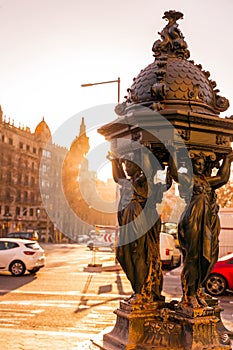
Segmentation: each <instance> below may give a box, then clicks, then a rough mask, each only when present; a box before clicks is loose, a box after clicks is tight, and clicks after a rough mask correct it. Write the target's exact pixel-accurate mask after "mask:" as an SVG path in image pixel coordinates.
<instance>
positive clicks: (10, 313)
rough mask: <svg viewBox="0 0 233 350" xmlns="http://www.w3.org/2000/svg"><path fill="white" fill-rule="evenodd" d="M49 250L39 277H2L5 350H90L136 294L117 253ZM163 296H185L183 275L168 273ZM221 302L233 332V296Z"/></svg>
mask: <svg viewBox="0 0 233 350" xmlns="http://www.w3.org/2000/svg"><path fill="white" fill-rule="evenodd" d="M44 247H45V251H46V256H47V261H46V266H45V267H44V268H43V269H41V270H40V271H39V272H38V273H37V275H35V276H33V275H29V274H26V275H24V276H22V277H13V276H11V275H10V274H6V273H5V274H1V275H0V349H4V350H6V349H10V350H18V349H20V350H34V349H38V348H39V347H41V349H43V350H46V349H50V350H51V349H52V350H53V349H61V350H64V349H68V350H71V349H80V350H81V349H85V344H88V341H89V339H90V338H92V337H93V336H95V335H97V334H99V333H100V332H101V331H103V330H105V329H106V328H107V327H112V326H113V325H114V323H115V314H114V313H113V311H114V310H115V309H116V308H117V307H118V305H119V301H120V300H121V299H122V298H124V297H127V296H129V295H130V294H131V287H130V284H129V282H128V280H127V279H126V277H125V275H124V273H123V272H122V270H121V269H120V268H119V265H116V264H115V259H114V253H112V252H110V251H107V250H106V251H99V252H96V253H93V252H91V251H89V250H88V249H87V248H86V247H85V246H80V245H75V244H74V245H63V244H62V245H45V246H44ZM93 265H95V266H93ZM163 293H164V295H165V296H166V298H167V300H169V299H174V298H179V297H180V296H181V288H180V282H179V270H173V271H170V272H165V273H164V291H163ZM220 303H221V305H222V306H223V308H224V311H223V313H222V316H223V320H224V321H226V325H227V327H228V328H231V330H233V317H232V315H233V298H232V294H227V295H226V296H224V297H221V299H220Z"/></svg>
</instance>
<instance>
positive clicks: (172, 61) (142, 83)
mask: <svg viewBox="0 0 233 350" xmlns="http://www.w3.org/2000/svg"><path fill="white" fill-rule="evenodd" d="M163 18H165V19H167V20H168V24H167V25H166V26H165V28H164V29H163V30H162V32H161V33H159V34H160V36H161V39H159V40H156V41H155V43H154V44H153V47H152V51H153V52H154V57H155V60H154V62H153V63H151V64H150V65H149V66H147V67H146V68H145V69H143V70H141V72H140V73H139V75H138V76H137V77H136V78H134V81H133V84H132V86H131V88H130V89H128V90H127V91H128V96H126V102H124V103H123V105H122V106H119V107H118V108H116V112H117V113H118V114H121V113H122V112H123V110H122V107H123V109H125V108H127V107H129V108H130V107H131V106H132V105H135V104H140V105H143V106H147V107H149V108H152V109H153V110H156V111H161V110H164V109H177V108H179V109H185V110H189V111H193V112H198V113H205V114H217V115H219V113H220V112H224V111H225V110H226V109H227V108H228V107H229V101H228V100H227V99H226V98H225V97H221V96H219V95H218V92H219V90H217V89H215V88H216V82H214V81H212V80H210V79H209V77H210V73H209V72H207V71H204V70H203V69H202V66H201V65H196V64H194V61H191V60H188V58H189V56H190V53H189V50H188V49H187V43H186V42H185V40H184V36H183V35H182V33H181V31H180V30H179V28H178V24H177V22H176V21H177V20H178V19H181V18H183V14H182V13H180V12H177V11H167V12H165V13H164V16H163Z"/></svg>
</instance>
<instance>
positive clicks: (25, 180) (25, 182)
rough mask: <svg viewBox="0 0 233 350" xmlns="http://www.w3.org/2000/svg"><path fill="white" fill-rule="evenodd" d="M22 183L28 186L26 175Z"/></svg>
mask: <svg viewBox="0 0 233 350" xmlns="http://www.w3.org/2000/svg"><path fill="white" fill-rule="evenodd" d="M24 185H25V186H28V175H25V178H24Z"/></svg>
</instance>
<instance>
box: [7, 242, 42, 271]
mask: <svg viewBox="0 0 233 350" xmlns="http://www.w3.org/2000/svg"><path fill="white" fill-rule="evenodd" d="M44 265H45V253H44V249H42V248H41V246H40V245H39V244H38V243H37V242H35V241H31V240H28V239H20V238H0V272H1V271H9V272H11V274H12V275H14V276H22V275H23V274H24V273H25V271H26V270H27V271H28V272H30V273H33V274H34V273H36V272H37V271H39V269H41V268H42V267H44Z"/></svg>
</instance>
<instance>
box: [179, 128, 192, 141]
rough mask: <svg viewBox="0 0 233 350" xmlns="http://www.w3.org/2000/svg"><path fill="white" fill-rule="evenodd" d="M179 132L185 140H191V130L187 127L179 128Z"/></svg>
mask: <svg viewBox="0 0 233 350" xmlns="http://www.w3.org/2000/svg"><path fill="white" fill-rule="evenodd" d="M178 134H179V135H180V137H181V138H182V139H183V140H185V141H189V140H190V130H188V129H185V130H178Z"/></svg>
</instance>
